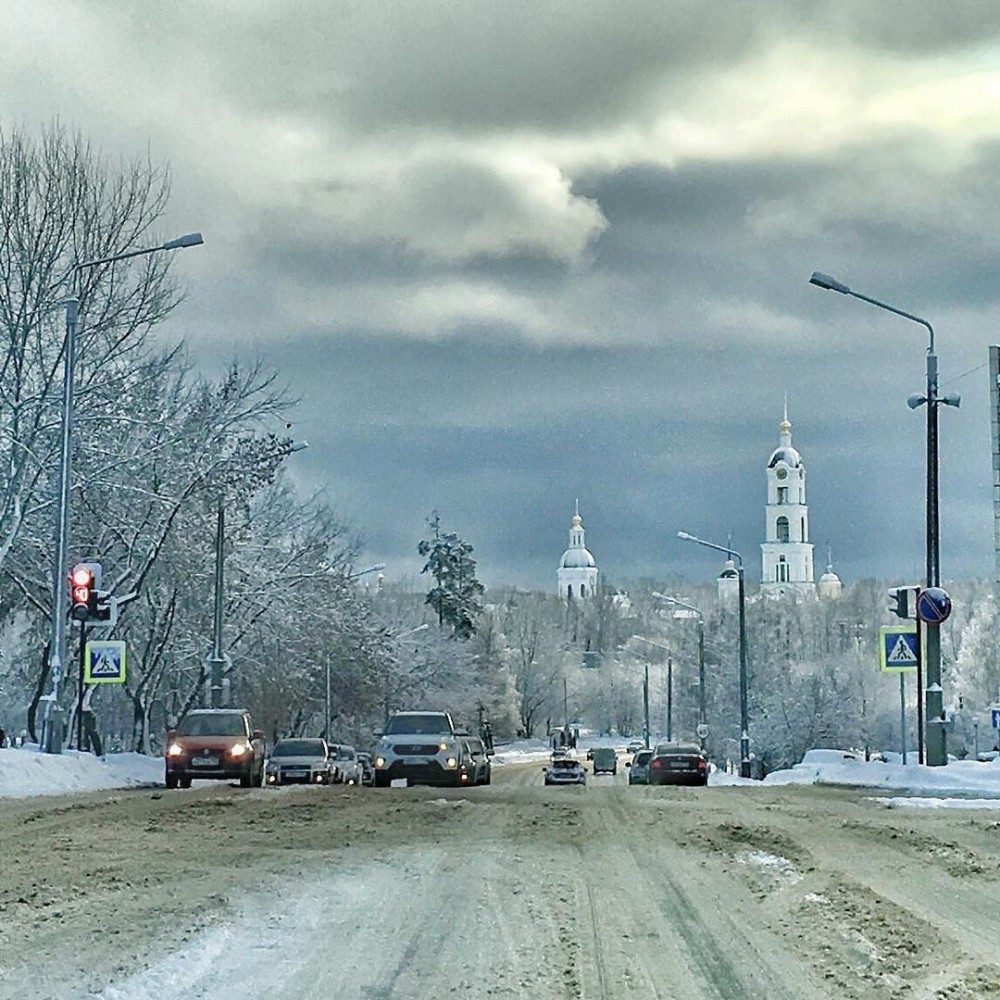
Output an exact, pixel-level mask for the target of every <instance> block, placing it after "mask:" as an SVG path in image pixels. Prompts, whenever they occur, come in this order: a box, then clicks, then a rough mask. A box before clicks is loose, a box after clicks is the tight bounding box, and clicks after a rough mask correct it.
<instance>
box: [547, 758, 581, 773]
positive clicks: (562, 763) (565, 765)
mask: <svg viewBox="0 0 1000 1000" xmlns="http://www.w3.org/2000/svg"><path fill="white" fill-rule="evenodd" d="M551 766H552V767H554V768H556V769H557V770H567V771H572V770H573V769H574V768H577V767H580V764H579V762H578V761H575V760H554V761H552V765H551Z"/></svg>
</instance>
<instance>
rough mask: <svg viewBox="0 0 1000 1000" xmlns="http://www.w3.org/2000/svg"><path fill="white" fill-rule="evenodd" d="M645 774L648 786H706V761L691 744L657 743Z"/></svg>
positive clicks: (699, 750) (699, 751) (698, 749)
mask: <svg viewBox="0 0 1000 1000" xmlns="http://www.w3.org/2000/svg"><path fill="white" fill-rule="evenodd" d="M646 773H647V778H646V784H648V785H707V784H708V761H707V760H706V759H705V755H704V754H703V753H702V752H701V749H700V748H699V747H697V746H695V745H694V744H692V743H658V744H657V746H656V748H655V749H654V750H653V756H652V759H651V760H650V762H649V770H648V771H647V772H646Z"/></svg>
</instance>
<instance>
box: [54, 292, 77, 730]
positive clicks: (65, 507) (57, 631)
mask: <svg viewBox="0 0 1000 1000" xmlns="http://www.w3.org/2000/svg"><path fill="white" fill-rule="evenodd" d="M79 313H80V303H79V300H77V299H75V298H72V299H67V301H66V339H65V342H64V344H63V402H62V428H61V434H60V447H59V479H58V481H57V483H56V510H57V514H56V545H55V557H54V559H53V563H52V633H51V639H50V642H49V673H50V676H51V680H52V699H51V700H50V701H49V702H47V705H46V716H47V715H48V711H49V710H51V708H52V706H53V705H54V704H55V703H56V702H57V700H58V698H59V685H60V683H61V681H62V672H63V664H64V663H65V661H66V587H67V582H66V574H67V572H68V566H67V561H68V555H67V553H68V551H69V504H70V490H71V482H70V479H71V476H72V458H73V451H72V440H73V374H74V368H75V365H76V328H77V322H78V318H79Z"/></svg>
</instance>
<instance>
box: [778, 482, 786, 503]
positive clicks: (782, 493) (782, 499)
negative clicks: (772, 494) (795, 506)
mask: <svg viewBox="0 0 1000 1000" xmlns="http://www.w3.org/2000/svg"><path fill="white" fill-rule="evenodd" d="M778 503H788V487H787V486H779V487H778Z"/></svg>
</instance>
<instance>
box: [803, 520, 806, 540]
mask: <svg viewBox="0 0 1000 1000" xmlns="http://www.w3.org/2000/svg"><path fill="white" fill-rule="evenodd" d="M805 540H806V519H805V518H802V541H803V542H804V541H805Z"/></svg>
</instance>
